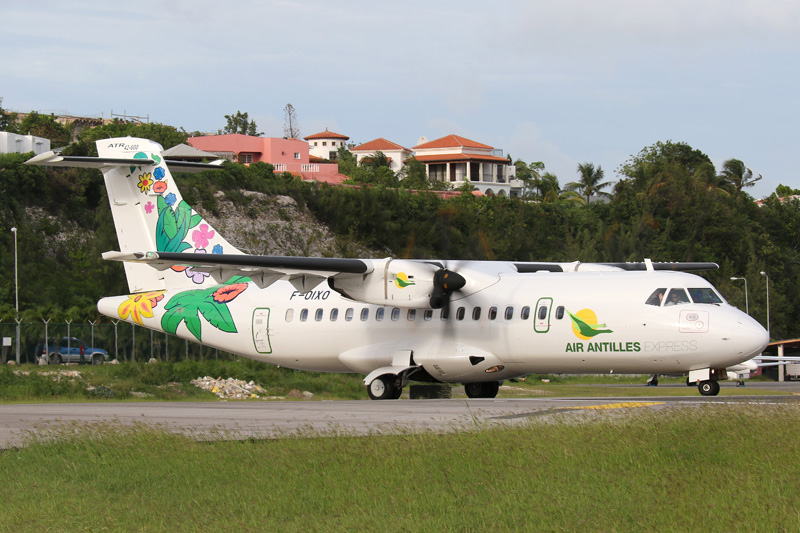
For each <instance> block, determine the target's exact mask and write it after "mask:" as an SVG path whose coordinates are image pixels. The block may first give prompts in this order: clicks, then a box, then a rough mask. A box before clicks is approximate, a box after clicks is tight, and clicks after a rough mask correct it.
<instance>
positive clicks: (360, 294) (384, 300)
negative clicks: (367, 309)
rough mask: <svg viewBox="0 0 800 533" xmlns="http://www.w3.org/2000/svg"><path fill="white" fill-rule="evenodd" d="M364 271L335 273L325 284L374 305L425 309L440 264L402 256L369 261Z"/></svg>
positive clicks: (429, 304) (427, 305)
mask: <svg viewBox="0 0 800 533" xmlns="http://www.w3.org/2000/svg"><path fill="white" fill-rule="evenodd" d="M372 264H373V268H372V271H371V272H369V273H367V274H337V275H336V276H333V277H331V278H328V285H330V287H331V289H333V290H335V291H336V292H338V293H339V294H341V295H342V296H344V297H346V298H350V299H351V300H357V301H359V302H365V303H370V304H376V305H392V306H395V307H403V308H416V309H420V308H422V309H424V308H429V307H431V296H433V294H434V292H435V288H436V285H435V283H434V277H435V275H436V273H437V271H441V270H442V267H441V266H440V265H438V264H436V263H426V262H422V261H407V260H403V259H377V260H373V261H372Z"/></svg>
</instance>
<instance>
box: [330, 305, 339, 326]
mask: <svg viewBox="0 0 800 533" xmlns="http://www.w3.org/2000/svg"><path fill="white" fill-rule="evenodd" d="M337 318H339V310H338V309H336V308H335V307H334V308H333V309H331V322H336V319H337Z"/></svg>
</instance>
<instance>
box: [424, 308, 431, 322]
mask: <svg viewBox="0 0 800 533" xmlns="http://www.w3.org/2000/svg"><path fill="white" fill-rule="evenodd" d="M422 318H423V319H425V320H431V319H432V318H433V309H426V310H425V312H424V313H422Z"/></svg>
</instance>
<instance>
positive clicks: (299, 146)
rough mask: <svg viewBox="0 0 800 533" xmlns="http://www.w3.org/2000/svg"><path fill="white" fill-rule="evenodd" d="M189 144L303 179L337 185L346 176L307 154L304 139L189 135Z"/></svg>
mask: <svg viewBox="0 0 800 533" xmlns="http://www.w3.org/2000/svg"><path fill="white" fill-rule="evenodd" d="M186 142H188V143H189V144H190V145H191V146H193V147H195V148H197V149H199V150H203V151H205V152H211V153H212V154H216V155H217V156H219V157H223V158H226V159H230V160H232V161H235V162H237V163H242V164H245V165H249V164H250V163H258V162H264V163H269V164H271V165H272V166H273V168H274V169H275V172H276V173H281V172H290V173H292V174H294V175H295V176H298V177H301V178H302V179H304V180H307V181H320V182H325V183H330V184H332V185H337V184H339V183H341V182H343V181H344V180H346V179H347V176H345V175H343V174H339V166H338V165H337V164H335V163H320V162H317V158H312V157H310V155H309V153H308V143H307V142H305V141H301V140H298V139H277V138H274V137H252V136H250V135H242V134H240V133H231V134H227V135H205V136H203V137H190V138H189V140H187V141H186Z"/></svg>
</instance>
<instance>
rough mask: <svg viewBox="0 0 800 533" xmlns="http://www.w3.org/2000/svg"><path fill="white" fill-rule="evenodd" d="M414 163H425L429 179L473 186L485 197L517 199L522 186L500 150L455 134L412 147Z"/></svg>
mask: <svg viewBox="0 0 800 533" xmlns="http://www.w3.org/2000/svg"><path fill="white" fill-rule="evenodd" d="M414 152H415V156H416V158H417V160H419V161H421V162H422V163H424V164H425V170H426V171H427V173H428V179H430V180H431V181H443V182H446V183H449V184H450V185H451V186H452V187H453V188H458V187H460V186H462V185H464V184H465V183H470V184H472V186H473V187H475V188H476V189H478V190H479V191H481V192H482V193H484V194H494V195H497V196H517V195H518V194H519V192H520V190H521V187H522V183H521V182H520V181H518V180H516V179H515V174H514V170H515V167H514V165H513V164H512V162H511V161H510V160H508V159H507V158H505V157H503V151H502V150H496V149H495V148H494V147H492V146H489V145H488V144H482V143H479V142H476V141H473V140H470V139H466V138H464V137H460V136H458V135H448V136H446V137H441V138H439V139H435V140H433V141H425V142H421V143H420V144H418V145H417V146H415V147H414Z"/></svg>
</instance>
